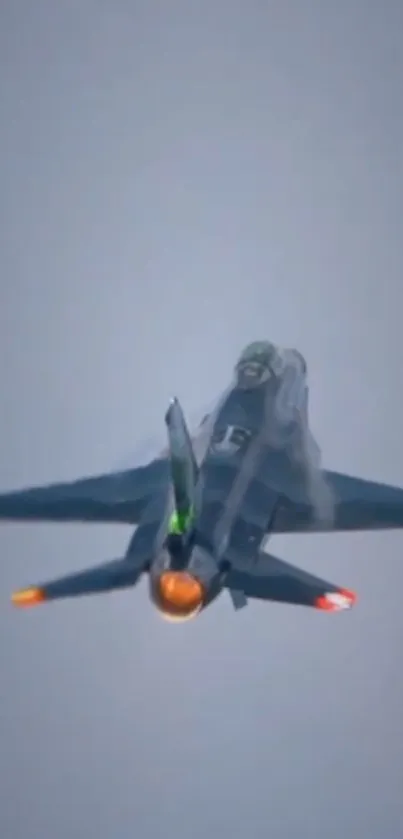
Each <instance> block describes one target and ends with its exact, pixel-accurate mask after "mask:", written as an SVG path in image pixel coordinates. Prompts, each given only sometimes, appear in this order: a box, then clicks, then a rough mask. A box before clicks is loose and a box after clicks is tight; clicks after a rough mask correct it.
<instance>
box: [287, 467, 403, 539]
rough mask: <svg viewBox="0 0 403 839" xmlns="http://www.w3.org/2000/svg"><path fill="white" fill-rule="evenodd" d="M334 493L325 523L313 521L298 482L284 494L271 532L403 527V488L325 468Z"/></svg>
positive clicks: (328, 482) (330, 487) (328, 484)
mask: <svg viewBox="0 0 403 839" xmlns="http://www.w3.org/2000/svg"><path fill="white" fill-rule="evenodd" d="M322 475H323V478H324V480H325V482H326V484H327V486H328V487H329V489H330V492H331V495H332V497H333V507H334V509H333V514H332V517H331V518H329V521H328V522H326V523H323V522H320V523H319V522H317V521H315V517H314V515H313V511H312V506H311V504H310V502H309V499H308V498H307V497H304V494H303V492H302V491H301V489H300V488H298V487H297V486H294V487H290V490H289V491H288V492H287V494H286V495H283V498H282V501H281V503H280V504H279V507H278V510H277V512H276V517H275V521H274V523H273V527H272V532H273V533H305V532H311V533H312V532H315V531H321V532H326V531H327V532H343V531H354V530H390V529H400V528H402V527H403V489H401V488H400V487H395V486H390V485H389V484H381V483H377V482H376V481H367V480H365V479H364V478H357V477H354V476H353V475H345V474H343V473H342V472H332V471H330V470H324V471H323V472H322Z"/></svg>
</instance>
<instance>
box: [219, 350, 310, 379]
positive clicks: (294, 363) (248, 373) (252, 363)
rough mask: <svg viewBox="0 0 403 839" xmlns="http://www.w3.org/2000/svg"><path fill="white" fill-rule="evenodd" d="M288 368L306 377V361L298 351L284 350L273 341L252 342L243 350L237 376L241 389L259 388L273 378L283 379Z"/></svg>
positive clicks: (236, 370) (236, 372) (238, 362)
mask: <svg viewBox="0 0 403 839" xmlns="http://www.w3.org/2000/svg"><path fill="white" fill-rule="evenodd" d="M287 367H293V368H295V369H296V370H298V371H299V373H300V374H301V375H302V376H306V373H307V365H306V361H305V359H304V357H303V355H302V354H301V353H300V352H299V351H298V350H295V349H284V348H282V347H278V346H277V345H276V344H273V343H272V342H271V341H252V343H250V344H248V345H247V346H246V347H245V348H244V349H243V350H242V352H241V354H240V356H239V359H238V361H237V363H236V365H235V374H236V377H237V381H238V385H239V386H240V387H245V388H250V387H258V386H259V385H261V384H262V383H263V382H265V381H267V379H269V378H270V377H271V376H275V377H278V378H279V377H281V376H282V374H283V373H284V371H285V369H286V368H287Z"/></svg>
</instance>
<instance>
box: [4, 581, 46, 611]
mask: <svg viewBox="0 0 403 839" xmlns="http://www.w3.org/2000/svg"><path fill="white" fill-rule="evenodd" d="M46 599H47V598H46V594H45V592H44V590H43V589H41V588H37V587H34V586H32V587H31V588H23V589H20V590H19V591H15V592H13V594H12V595H11V602H12V604H13V606H16V607H17V608H19V609H21V608H25V609H26V608H29V607H31V606H39V604H40V603H44V601H45V600H46Z"/></svg>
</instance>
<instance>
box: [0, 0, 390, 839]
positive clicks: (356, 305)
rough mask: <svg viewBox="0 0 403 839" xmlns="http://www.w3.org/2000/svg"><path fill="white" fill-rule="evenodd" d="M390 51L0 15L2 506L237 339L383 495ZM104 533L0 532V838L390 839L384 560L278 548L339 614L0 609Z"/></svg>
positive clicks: (12, 12) (212, 24)
mask: <svg viewBox="0 0 403 839" xmlns="http://www.w3.org/2000/svg"><path fill="white" fill-rule="evenodd" d="M401 32H402V12H401V4H400V3H394V2H392V0H391V2H390V3H388V4H386V6H385V5H383V6H381V5H380V4H375V3H369V4H367V3H365V4H364V3H363V2H359V1H358V0H355V2H348V3H347V2H341V3H338V4H334V3H323V2H321V3H319V2H309V3H308V2H307V3H304V4H301V3H297V2H295V3H283V2H281V3H280V2H278V3H276V2H274V3H267V4H264V3H252V4H248V6H247V7H246V6H245V4H244V3H231V4H229V3H217V4H216V3H215V4H214V5H212V4H210V5H206V4H204V3H203V4H201V3H200V4H197V5H196V4H191V5H190V8H189V3H184V2H178V3H175V4H174V5H173V6H171V7H170V9H169V10H168V9H167V5H166V4H162V3H158V2H156V3H152V4H151V3H138V4H136V6H135V9H134V10H133V8H132V6H131V5H129V4H128V3H127V4H124V3H123V2H122V3H119V2H115V3H113V4H112V3H110V4H108V3H69V4H67V3H57V4H54V3H52V4H51V3H49V2H39V3H35V4H32V3H28V2H26V3H23V2H21V3H19V4H18V3H16V4H11V3H10V4H3V7H2V11H1V25H0V55H1V61H2V70H3V72H2V75H1V79H2V81H1V90H2V93H1V97H2V120H1V137H2V165H1V180H2V189H1V222H2V223H1V227H0V236H1V254H2V269H3V270H2V280H1V284H0V295H1V297H0V342H1V344H0V347H1V357H2V359H3V364H2V366H1V369H2V376H1V394H2V412H1V417H0V447H1V452H0V456H1V464H2V478H1V484H2V486H7V487H8V486H15V487H17V486H21V485H24V484H27V483H31V482H33V483H37V484H38V483H42V482H46V481H48V480H49V481H50V480H54V479H57V478H58V477H59V476H60V478H61V479H64V478H66V479H69V478H71V479H72V478H74V477H75V476H76V475H78V474H85V473H87V474H91V473H95V472H97V471H100V470H103V469H104V468H109V467H111V466H112V467H113V465H114V464H115V462H116V461H117V460H118V459H119V458H120V457H121V455H122V453H124V452H129V451H131V450H132V449H133V447H134V446H135V445H136V443H137V440H138V439H139V438H141V437H142V436H143V435H146V434H147V435H148V434H149V433H150V432H154V431H155V432H158V429H159V428H160V418H161V415H162V411H163V410H164V409H165V406H166V404H167V400H168V398H169V396H171V394H172V393H175V392H177V393H178V394H179V396H180V398H181V400H182V402H183V403H184V406H185V409H186V410H187V411H189V412H192V411H193V410H194V409H196V408H197V407H198V406H200V405H203V403H205V402H206V401H207V400H209V399H210V395H211V392H212V391H214V392H217V393H218V392H219V391H220V388H221V387H222V385H223V382H225V377H226V375H227V371H228V369H229V366H230V364H231V361H232V358H233V356H234V353H235V352H236V351H237V350H238V348H239V346H240V344H242V343H244V342H246V341H247V340H250V339H251V338H254V337H255V336H256V335H259V336H260V335H261V336H263V337H265V336H266V335H267V336H268V337H270V338H272V339H273V340H275V341H279V342H280V343H285V344H289V345H291V346H298V347H300V348H301V349H302V350H303V352H304V354H305V355H306V357H307V359H308V363H309V367H310V370H311V394H312V409H311V418H312V425H313V427H314V429H315V431H316V433H317V436H318V439H319V440H320V442H321V444H322V447H323V451H324V456H325V458H326V463H327V464H328V465H329V467H330V468H334V469H340V470H342V471H352V472H353V473H355V474H363V475H364V476H365V477H367V478H374V479H376V480H382V481H386V482H388V483H393V484H400V483H401V481H402V475H403V458H402V454H401V417H402V403H401V396H400V390H401V340H400V336H401V312H402V302H403V301H402V294H403V292H402V283H401V274H402V261H401V232H402V231H401V218H402V209H403V208H402V198H401V196H402V186H403V167H402V160H403V159H402V148H403V136H402V135H403V130H402V128H403V125H402V112H401V107H400V102H401V86H402V65H401ZM195 313H196V314H197V317H196V316H195ZM192 314H193V317H192ZM179 324H181V327H182V328H179ZM138 392H141V393H142V394H143V396H142V399H141V401H139V399H138V398H137V396H136V394H137V393H138ZM127 537H128V532H126V528H125V527H122V528H113V527H105V528H99V527H95V528H94V529H92V530H91V528H88V526H87V527H85V528H81V527H77V528H72V527H70V526H69V527H66V528H63V527H60V526H58V527H55V528H52V527H49V526H46V527H42V526H38V527H36V528H32V526H28V527H22V526H18V527H15V528H13V529H10V528H7V529H5V530H2V532H1V534H0V538H1V550H2V556H3V558H4V562H3V563H2V571H1V593H2V599H3V609H2V610H1V635H0V637H1V639H2V641H1V642H0V652H1V674H2V677H1V682H0V694H1V695H0V702H1V704H0V708H1V714H0V726H1V730H0V741H1V744H2V748H1V759H0V760H1V786H0V833H1V835H2V836H3V835H4V836H5V837H7V839H8V837H11V839H20V837H21V838H22V837H24V839H31V837H33V839H37V837H38V839H39V837H40V839H43V837H52V839H54V837H57V839H59V838H60V839H70V837H71V836H72V835H73V834H74V836H76V837H77V839H81V837H88V836H89V835H95V836H97V837H98V839H104V837H110V836H111V835H117V836H119V837H123V839H125V838H126V837H131V836H133V832H136V834H138V835H141V836H142V837H144V839H148V837H152V839H154V837H159V836H164V837H165V836H166V835H169V834H170V833H175V835H176V836H178V837H180V836H184V837H187V836H189V835H190V834H191V835H192V836H194V837H195V839H198V837H199V836H200V837H202V836H203V837H204V836H206V834H207V833H208V832H209V833H211V834H214V835H218V834H219V833H225V835H227V834H228V835H231V836H232V837H238V836H244V835H245V833H248V834H251V833H252V835H254V836H256V837H259V838H260V837H266V836H267V834H268V831H271V833H272V834H273V835H275V836H276V837H280V839H281V838H282V837H287V839H289V837H294V836H301V835H309V836H312V837H316V836H322V835H323V832H324V831H326V835H327V836H328V837H329V839H333V837H336V836H337V837H339V836H340V834H344V835H354V836H355V835H365V836H366V837H368V839H378V837H379V836H380V835H385V836H387V837H388V839H400V837H401V833H402V820H403V817H402V807H401V788H402V777H403V745H402V739H401V737H400V735H399V732H400V729H401V708H402V704H403V687H402V681H401V678H400V675H399V662H400V646H401V643H400V639H401V635H402V616H401V614H402V610H401V588H402V586H403V572H402V570H401V548H402V544H401V536H400V534H395V533H383V534H369V535H364V534H358V535H354V536H353V535H346V536H337V537H334V538H330V539H329V536H327V535H325V536H323V537H321V536H313V537H308V536H306V537H294V538H292V539H291V538H288V537H281V538H279V539H278V540H276V541H278V543H279V544H278V545H277V544H276V552H277V553H279V554H280V555H282V556H285V557H286V558H288V559H289V560H290V561H293V562H295V561H297V560H298V561H300V563H301V566H303V567H305V568H307V569H309V570H311V571H314V572H319V571H320V569H323V567H324V564H325V566H326V576H327V577H329V578H334V579H337V580H342V581H344V582H345V584H346V585H349V586H350V587H352V588H355V589H357V590H358V591H359V594H360V601H359V604H358V606H357V607H356V609H355V611H354V612H352V613H351V614H350V615H347V616H345V615H342V616H340V619H339V618H338V617H334V618H332V619H329V618H328V616H323V615H318V614H316V613H314V614H305V613H303V614H301V611H299V610H295V612H293V613H292V614H291V613H290V610H289V609H287V608H283V607H272V608H268V607H267V606H266V605H265V604H262V605H254V606H252V607H250V608H249V609H247V610H244V612H243V613H241V615H242V616H241V615H235V614H234V613H233V612H232V609H231V607H230V606H229V605H227V604H226V603H225V601H224V600H223V602H222V604H217V609H215V610H211V611H210V612H209V613H206V614H205V616H204V617H203V618H201V619H200V620H199V621H195V622H194V623H193V624H188V625H185V626H184V627H167V626H166V624H165V623H163V622H162V621H159V619H158V617H157V616H156V615H155V614H154V612H153V611H152V610H150V609H149V606H148V602H147V598H146V596H145V595H146V592H145V590H144V589H142V588H141V587H140V588H139V590H138V592H136V594H135V596H134V597H133V595H132V594H131V593H128V594H127V595H126V594H117V595H116V596H111V598H105V599H102V600H101V601H98V600H96V599H95V600H94V601H92V602H91V603H90V602H89V601H85V602H84V601H82V602H80V603H75V604H74V605H72V604H71V603H66V604H62V605H60V606H58V608H54V609H52V611H50V610H47V609H44V610H38V611H37V612H33V613H32V614H29V615H26V616H25V615H23V616H21V615H19V614H16V613H15V612H12V611H11V609H9V607H8V605H7V600H8V593H9V590H10V588H11V587H13V586H14V585H15V583H16V582H17V584H18V581H19V580H21V583H23V582H24V581H25V579H26V574H27V571H29V570H31V569H32V571H35V575H36V574H37V573H38V575H39V576H42V575H43V576H44V578H46V577H47V576H49V575H50V574H53V573H54V572H55V571H56V572H57V573H59V572H61V573H63V572H67V571H69V570H74V568H78V567H81V566H82V565H83V564H84V563H85V562H87V561H89V560H93V562H94V564H95V562H97V561H98V560H99V557H100V556H103V557H105V558H108V557H112V556H116V555H120V554H121V552H122V550H123V547H124V546H125V544H126V541H127Z"/></svg>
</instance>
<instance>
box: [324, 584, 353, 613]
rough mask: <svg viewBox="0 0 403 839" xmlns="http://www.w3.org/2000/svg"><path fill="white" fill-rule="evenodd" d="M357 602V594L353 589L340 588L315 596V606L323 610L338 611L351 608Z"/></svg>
mask: <svg viewBox="0 0 403 839" xmlns="http://www.w3.org/2000/svg"><path fill="white" fill-rule="evenodd" d="M356 602H357V595H356V594H355V593H354V592H353V591H349V590H348V589H346V588H341V589H339V591H334V592H327V593H326V594H323V595H321V596H320V597H317V598H316V600H315V606H316V608H317V609H322V611H324V612H340V611H342V610H343V609H351V607H352V606H354V605H355V603H356Z"/></svg>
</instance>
